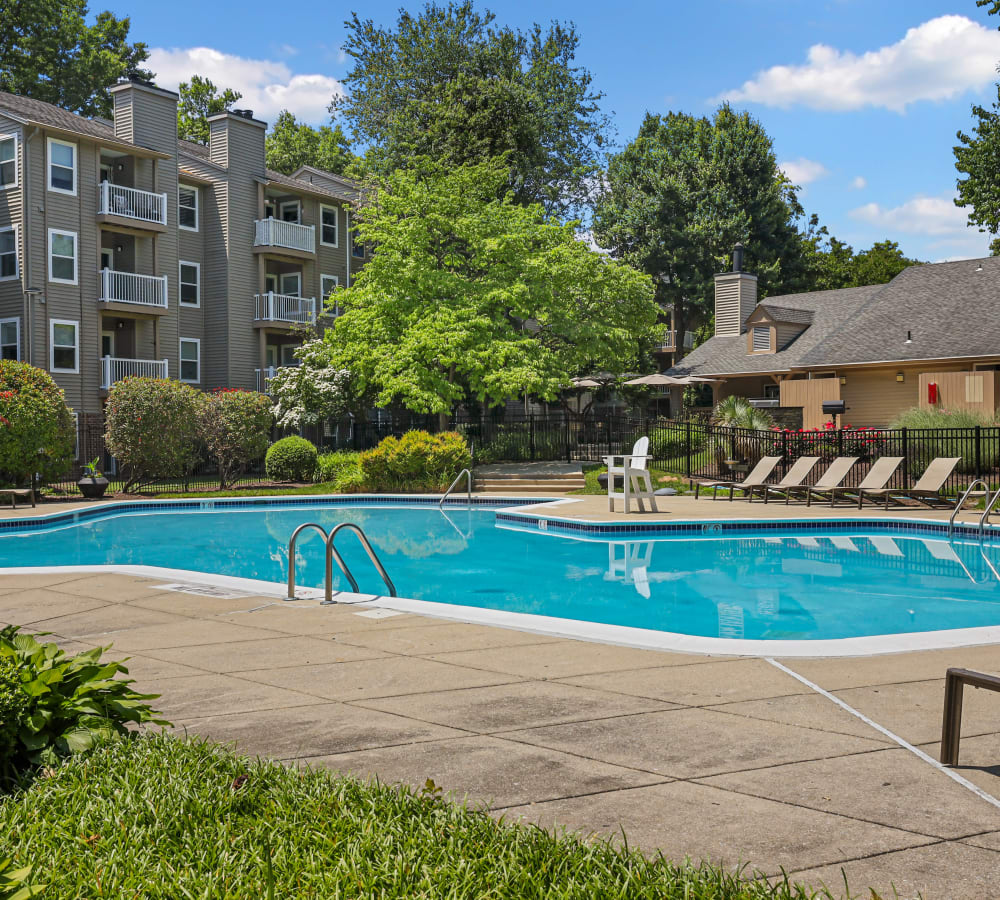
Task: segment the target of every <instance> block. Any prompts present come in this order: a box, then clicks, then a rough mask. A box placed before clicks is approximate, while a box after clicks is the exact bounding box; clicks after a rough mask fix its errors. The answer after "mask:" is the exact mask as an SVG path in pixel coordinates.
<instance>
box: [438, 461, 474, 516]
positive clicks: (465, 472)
mask: <svg viewBox="0 0 1000 900" xmlns="http://www.w3.org/2000/svg"><path fill="white" fill-rule="evenodd" d="M463 475H465V476H466V478H467V481H466V485H465V493H466V497H467V499H468V501H469V506H472V473H471V472H470V471H469V470H468V469H462V471H461V472H459V473H458V477H457V478H456V479H455V480H454V481H453V482H452V483H451V484H450V485H449V486H448V490H446V491H445V492H444V496H443V497H442V498H441V499H440V500H439V501H438V509H441V507H442V506H444V501H445V500H447V499H448V495H449V494H450V493H451V492H452V491H453V490H454V489H455V485H456V484H458V483H459V482H460V481H461V480H462V476H463Z"/></svg>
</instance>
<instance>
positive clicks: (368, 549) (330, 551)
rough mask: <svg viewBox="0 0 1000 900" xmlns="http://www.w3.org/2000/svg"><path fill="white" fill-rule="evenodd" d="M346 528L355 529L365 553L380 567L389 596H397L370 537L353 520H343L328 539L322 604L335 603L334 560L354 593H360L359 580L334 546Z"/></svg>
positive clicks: (379, 572)
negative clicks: (324, 590) (338, 536)
mask: <svg viewBox="0 0 1000 900" xmlns="http://www.w3.org/2000/svg"><path fill="white" fill-rule="evenodd" d="M345 528H346V529H348V530H350V531H353V532H354V533H355V534H356V535H357V536H358V540H359V541H361V546H362V547H364V549H365V553H367V554H368V558H369V559H370V560H371V561H372V563H373V564H374V566H375V568H376V569H378V574H379V575H380V576H381V577H382V581H383V582H384V583H385V586H386V587H387V588H388V589H389V596H390V597H395V596H397V594H396V586H395V585H394V584H393V583H392V579H391V578H390V577H389V573H388V572H386V570H385V566H383V565H382V561H381V560H380V559H379V558H378V555H377V554H376V553H375V549H374V548H373V547H372V545H371V542H370V541H369V540H368V537H367V536H366V535H365V533H364V531H362V530H361V526H359V525H355V524H354V523H353V522H341V523H340V524H339V525H338V526H337V527H336V528H334V529H333V531H331V532H330V536H329V537H328V538H327V539H326V596H325V597H324V598H323V600H322V605H324V606H329V605H330V604H331V603H333V560H336V561H337V565H338V567H339V568H340V571H341V572H343V573H344V577H345V578H346V579H347V580H348V581H349V582H350V584H351V587H352V588H353V589H354V593H355V594H358V593H360V591H359V590H358V582H357V580H356V579H355V577H354V576H353V575H352V574H351V570H350V569H348V568H347V563H345V562H344V558H343V557H342V556H341V555H340V554H339V553H338V552H337V548H336V547H334V541H335V540H336V538H337V534H338V532H340V531H342V530H343V529H345Z"/></svg>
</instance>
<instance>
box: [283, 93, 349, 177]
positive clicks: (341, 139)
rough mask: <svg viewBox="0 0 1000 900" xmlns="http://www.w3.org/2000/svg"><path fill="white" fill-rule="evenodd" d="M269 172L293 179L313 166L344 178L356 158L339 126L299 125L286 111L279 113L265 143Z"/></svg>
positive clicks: (302, 123) (303, 123)
mask: <svg viewBox="0 0 1000 900" xmlns="http://www.w3.org/2000/svg"><path fill="white" fill-rule="evenodd" d="M265 149H266V153H267V165H268V168H271V169H274V170H275V171H276V172H284V173H285V174H286V175H291V174H292V173H293V172H295V171H296V170H297V169H299V168H300V167H302V166H313V167H314V168H317V169H323V170H324V171H326V172H333V173H335V174H337V175H343V174H345V173H346V172H347V170H348V167H349V166H351V165H352V164H353V163H354V161H355V160H356V158H357V157H355V155H354V154H353V153H352V152H351V145H350V142H349V141H348V140H347V137H346V136H345V134H344V130H343V129H342V128H341V127H340V125H335V126H334V127H333V128H331V127H330V126H329V125H321V126H320V127H319V128H311V127H310V126H309V125H306V124H305V122H297V121H296V120H295V116H293V115H292V114H291V113H290V112H289V111H288V110H287V109H283V110H282V111H281V112H280V113H278V118H277V119H276V120H275V121H274V124H273V125H272V126H271V130H270V131H269V132H268V135H267V138H266V139H265Z"/></svg>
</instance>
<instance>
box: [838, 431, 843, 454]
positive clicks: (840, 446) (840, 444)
mask: <svg viewBox="0 0 1000 900" xmlns="http://www.w3.org/2000/svg"><path fill="white" fill-rule="evenodd" d="M843 455H844V429H843V428H838V429H837V456H843Z"/></svg>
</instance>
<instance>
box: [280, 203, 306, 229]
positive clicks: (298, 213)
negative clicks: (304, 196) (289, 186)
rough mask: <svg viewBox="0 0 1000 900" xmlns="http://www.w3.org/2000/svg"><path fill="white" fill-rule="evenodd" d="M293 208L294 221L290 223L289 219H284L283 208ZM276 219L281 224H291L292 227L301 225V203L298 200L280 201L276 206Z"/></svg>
mask: <svg viewBox="0 0 1000 900" xmlns="http://www.w3.org/2000/svg"><path fill="white" fill-rule="evenodd" d="M286 206H294V207H295V221H294V222H292V220H291V219H286V218H285V207H286ZM278 219H280V220H281V221H282V222H292V224H293V225H301V224H302V202H301V201H300V200H282V201H281V203H279V204H278Z"/></svg>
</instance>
